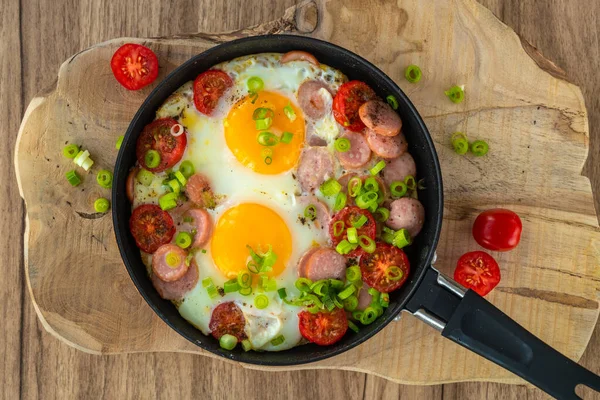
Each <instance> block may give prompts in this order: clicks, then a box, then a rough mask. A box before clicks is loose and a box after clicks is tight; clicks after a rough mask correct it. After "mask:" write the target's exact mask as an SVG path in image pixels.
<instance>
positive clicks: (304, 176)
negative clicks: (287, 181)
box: [297, 147, 333, 192]
mask: <svg viewBox="0 0 600 400" xmlns="http://www.w3.org/2000/svg"><path fill="white" fill-rule="evenodd" d="M330 176H333V160H332V159H331V155H330V154H329V151H328V150H327V148H325V147H309V148H307V149H306V150H304V152H303V153H302V156H301V157H300V162H299V163H298V171H297V178H298V182H300V186H301V187H302V189H303V190H304V191H306V192H310V191H313V190H315V189H316V188H318V187H319V186H320V185H321V184H322V183H323V182H325V180H327V179H328V178H329V177H330Z"/></svg>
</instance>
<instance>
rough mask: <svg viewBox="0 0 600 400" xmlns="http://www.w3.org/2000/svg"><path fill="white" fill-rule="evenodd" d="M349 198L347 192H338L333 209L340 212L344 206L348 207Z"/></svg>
mask: <svg viewBox="0 0 600 400" xmlns="http://www.w3.org/2000/svg"><path fill="white" fill-rule="evenodd" d="M347 199H348V197H347V196H346V193H344V192H339V193H338V194H337V196H336V197H335V204H334V205H333V211H335V212H338V211H340V210H341V209H342V208H344V207H346V201H347Z"/></svg>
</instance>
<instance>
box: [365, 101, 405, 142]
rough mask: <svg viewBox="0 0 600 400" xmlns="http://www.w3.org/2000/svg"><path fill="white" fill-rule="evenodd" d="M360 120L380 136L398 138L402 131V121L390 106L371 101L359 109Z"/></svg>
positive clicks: (381, 102)
mask: <svg viewBox="0 0 600 400" xmlns="http://www.w3.org/2000/svg"><path fill="white" fill-rule="evenodd" d="M358 115H359V116H360V120H361V121H362V122H363V123H364V124H365V125H366V127H367V128H369V129H371V130H373V131H374V132H375V133H377V134H378V135H382V136H396V135H397V134H399V133H400V129H402V120H401V119H400V117H399V116H398V114H396V112H395V111H394V110H393V109H392V107H390V105H389V104H387V103H384V102H383V101H381V100H370V101H367V102H366V103H364V104H363V105H361V106H360V108H359V109H358Z"/></svg>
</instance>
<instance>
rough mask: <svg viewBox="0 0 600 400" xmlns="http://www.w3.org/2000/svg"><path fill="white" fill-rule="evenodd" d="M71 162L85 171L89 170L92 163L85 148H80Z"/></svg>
mask: <svg viewBox="0 0 600 400" xmlns="http://www.w3.org/2000/svg"><path fill="white" fill-rule="evenodd" d="M73 162H74V163H75V164H77V165H79V166H80V167H81V168H83V169H84V170H86V171H89V170H90V168H91V167H92V165H93V164H94V161H93V160H92V159H91V158H90V152H89V151H87V150H85V151H83V150H80V151H79V153H77V155H76V156H75V158H74V159H73Z"/></svg>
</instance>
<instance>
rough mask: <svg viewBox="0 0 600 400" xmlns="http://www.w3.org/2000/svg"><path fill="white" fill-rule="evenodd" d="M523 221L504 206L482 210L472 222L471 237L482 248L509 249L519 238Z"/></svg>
mask: <svg viewBox="0 0 600 400" xmlns="http://www.w3.org/2000/svg"><path fill="white" fill-rule="evenodd" d="M522 231H523V223H522V222H521V218H519V216H518V215H517V214H516V213H514V212H512V211H510V210H507V209H504V208H494V209H491V210H487V211H484V212H482V213H481V214H479V215H478V216H477V218H476V219H475V222H474V223H473V237H474V238H475V240H476V241H477V243H479V245H480V246H481V247H483V248H486V249H488V250H493V251H509V250H512V249H514V248H515V247H517V245H518V244H519V241H520V240H521V232H522Z"/></svg>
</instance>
